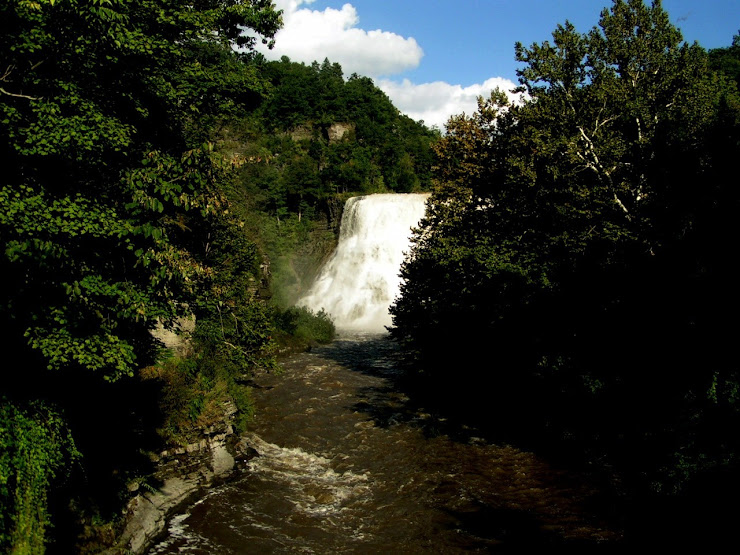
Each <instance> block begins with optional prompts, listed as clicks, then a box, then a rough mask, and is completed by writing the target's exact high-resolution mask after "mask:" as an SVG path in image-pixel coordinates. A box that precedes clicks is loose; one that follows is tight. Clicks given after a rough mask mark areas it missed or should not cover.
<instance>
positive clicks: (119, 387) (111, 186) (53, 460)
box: [0, 0, 281, 552]
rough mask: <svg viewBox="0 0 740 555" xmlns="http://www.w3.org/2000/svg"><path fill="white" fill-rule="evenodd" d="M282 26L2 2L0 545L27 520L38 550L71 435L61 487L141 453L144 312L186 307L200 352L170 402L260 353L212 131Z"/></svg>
mask: <svg viewBox="0 0 740 555" xmlns="http://www.w3.org/2000/svg"><path fill="white" fill-rule="evenodd" d="M280 25H281V17H280V12H278V11H276V10H275V8H274V6H273V4H272V2H270V1H268V0H196V1H183V0H143V1H140V2H139V1H137V2H130V1H127V0H36V1H30V0H14V1H11V2H3V3H1V4H0V159H2V161H3V176H2V182H0V238H1V239H2V244H3V251H2V254H1V255H0V273H2V275H3V278H4V284H5V287H4V289H3V293H2V302H0V344H1V345H2V348H3V352H4V353H5V356H6V358H7V359H8V360H9V361H12V362H8V363H7V364H5V365H4V368H3V388H2V391H1V392H0V407H1V408H2V410H1V411H0V436H2V437H0V440H1V441H0V443H2V445H3V453H2V460H3V464H2V475H1V476H0V486H1V487H0V506H2V508H3V511H2V515H0V550H5V549H8V550H14V549H18V550H23V549H25V548H24V547H23V545H25V544H23V543H22V541H26V540H23V539H22V536H24V533H23V530H28V529H35V530H37V533H35V535H34V536H33V537H32V538H30V539H28V541H29V542H32V543H33V547H32V548H29V549H32V550H33V551H34V552H36V551H41V550H42V549H43V545H44V544H43V542H44V538H43V529H44V526H45V525H46V524H47V523H48V517H47V508H46V506H45V504H46V501H47V495H46V492H47V489H48V487H49V483H50V481H51V480H52V478H53V477H54V475H55V474H57V478H58V479H59V480H61V479H62V478H63V475H66V474H68V471H72V470H73V469H72V468H71V467H66V468H65V467H64V465H63V464H62V461H64V460H79V454H80V453H81V454H82V460H83V461H84V462H83V464H84V465H85V469H86V471H85V480H83V481H81V482H79V483H77V486H78V490H77V491H76V492H75V495H79V496H80V497H82V496H84V495H86V493H85V491H83V490H87V492H88V493H89V492H92V493H91V495H98V497H99V498H101V499H102V498H104V497H105V496H106V495H107V496H108V498H107V500H106V501H107V502H108V503H111V502H113V501H114V500H115V499H116V497H115V493H111V492H110V491H109V490H108V489H107V486H108V485H109V483H110V482H111V481H115V480H121V481H124V480H125V479H126V472H124V471H127V469H126V468H124V467H125V466H126V465H127V464H128V462H129V460H130V459H131V458H132V457H136V456H140V455H137V453H139V452H140V449H141V448H142V442H143V441H144V440H143V439H142V437H141V436H140V434H139V432H137V431H136V429H137V427H139V426H141V421H142V420H143V419H144V417H145V412H146V410H148V411H151V410H152V407H151V405H156V400H153V395H152V389H153V388H152V387H151V386H149V387H147V386H143V385H142V384H141V383H140V381H139V380H138V379H137V380H130V379H122V378H124V377H126V378H128V377H131V376H133V375H134V374H135V371H137V370H140V369H142V368H144V367H147V366H148V365H151V364H152V363H154V362H155V361H158V362H161V360H160V359H161V356H160V350H161V343H160V342H159V341H158V340H157V339H155V337H154V336H153V335H152V334H151V331H152V330H153V329H155V328H156V327H157V326H159V325H163V326H164V327H165V328H168V329H175V322H176V320H177V319H178V318H179V317H183V316H186V315H190V314H193V313H195V314H197V316H198V320H199V322H200V326H199V328H197V330H198V332H197V338H196V341H197V344H198V345H199V347H198V348H199V349H201V350H202V351H207V352H208V355H209V356H208V357H205V356H201V357H200V359H198V358H197V357H196V360H197V361H200V363H201V366H200V367H198V364H197V363H196V364H191V365H190V367H189V371H188V372H185V371H183V369H182V368H179V369H176V372H175V374H177V376H178V380H179V381H178V380H174V379H171V380H170V381H171V382H172V383H174V382H177V383H181V382H188V383H189V384H190V385H191V386H192V387H191V388H190V392H189V393H188V395H189V397H188V396H183V395H181V396H180V397H178V402H181V403H182V404H183V407H178V409H184V410H185V412H186V413H187V414H188V415H189V416H190V417H191V419H195V418H197V417H198V416H199V415H201V414H202V413H204V412H207V410H208V408H209V407H208V403H209V399H210V398H212V397H213V396H214V390H219V388H220V390H226V389H228V391H229V393H231V394H232V397H233V399H234V401H235V404H236V405H237V407H238V408H239V409H240V410H242V409H245V407H246V404H245V402H243V401H244V393H243V391H241V390H239V391H237V389H238V388H237V387H236V383H235V378H234V376H235V375H238V374H239V373H240V372H244V371H245V370H246V369H247V368H248V367H250V366H251V365H254V364H257V363H260V362H264V361H265V355H266V354H268V353H269V349H270V346H271V340H270V332H269V329H268V328H269V321H268V318H267V315H266V309H265V308H264V306H263V305H262V303H259V302H257V301H256V300H255V299H254V295H252V294H250V291H252V292H253V290H254V288H255V287H254V282H255V281H257V280H258V279H259V275H260V268H259V266H260V263H261V256H260V253H259V252H258V251H257V249H256V247H255V245H254V243H253V242H250V241H249V239H248V238H247V237H245V235H244V233H243V230H242V229H241V228H242V227H243V225H244V223H243V221H240V220H239V218H238V216H239V215H238V214H234V213H233V212H232V211H230V198H229V194H230V191H229V187H228V185H229V183H230V182H232V181H233V179H234V168H233V165H232V164H231V162H230V161H229V160H226V159H225V158H224V156H223V154H222V153H221V152H218V149H217V148H216V147H215V146H214V139H215V131H216V127H217V124H219V123H221V122H222V121H224V120H225V119H227V118H231V117H234V115H236V114H243V113H244V112H245V111H246V110H248V109H253V108H254V107H255V106H256V105H257V104H258V102H259V100H260V99H261V97H262V95H263V94H264V93H265V91H266V88H267V87H268V86H269V85H268V83H267V82H266V81H265V80H264V78H263V77H262V76H261V75H260V72H259V70H258V69H257V68H256V66H255V65H254V64H252V63H251V59H252V58H253V52H252V46H253V45H254V43H255V41H256V40H264V41H265V42H269V41H271V40H272V37H273V36H274V34H275V32H276V31H277V29H278V28H279V26H280ZM245 30H249V31H250V35H249V36H248V35H246V34H245ZM237 48H240V50H239V51H237ZM232 250H233V251H235V252H230V251H232ZM214 319H215V320H220V319H225V320H226V322H227V323H226V324H221V325H219V326H218V327H216V326H214V325H213V321H214ZM216 343H218V345H220V347H221V349H218V348H217V347H216V346H215V344H216ZM214 351H217V354H215V355H214V354H213V352H214ZM211 355H213V356H211ZM206 358H207V359H208V362H209V364H211V366H207V365H206V364H205V363H203V362H202V361H203V360H205V359H206ZM217 359H218V360H219V361H220V362H221V363H222V364H221V365H216V363H215V362H214V361H216V360H217ZM267 362H268V363H269V360H268V361H267ZM150 373H152V372H150ZM162 375H164V377H162ZM162 375H160V382H164V381H167V379H169V378H171V376H168V375H166V372H165V371H164V370H163V374H162ZM193 384H194V385H193ZM170 385H171V384H170ZM170 391H172V388H171V389H170ZM193 391H194V392H195V393H193ZM209 396H210V397H209ZM144 406H146V407H147V409H146V410H143V409H142V407H144ZM242 412H243V411H242ZM21 425H22V426H21ZM149 426H150V428H147V430H148V432H147V433H153V432H154V427H155V426H154V424H153V423H149ZM67 427H69V428H67ZM15 428H18V429H17V430H15ZM69 429H71V430H72V437H73V438H74V442H73V441H72V438H71V437H70V436H69V432H68V430H69ZM13 430H15V431H13ZM11 431H12V433H11ZM137 434H139V435H137ZM147 437H148V436H147ZM29 438H31V439H29ZM33 438H36V439H33ZM37 440H38V441H37ZM34 442H37V443H38V445H32V443H34ZM133 445H135V447H133ZM76 446H77V447H79V450H80V451H79V452H78V451H77V447H76ZM137 449H138V450H137ZM114 468H115V471H114V470H113V469H114ZM8 469H9V470H8ZM24 476H31V477H32V482H28V481H27V480H26V479H25V478H24ZM116 476H117V477H116ZM117 487H118V486H117ZM29 492H30V493H29ZM115 510H117V509H115ZM19 538H20V539H19ZM19 541H21V543H17V542H19Z"/></svg>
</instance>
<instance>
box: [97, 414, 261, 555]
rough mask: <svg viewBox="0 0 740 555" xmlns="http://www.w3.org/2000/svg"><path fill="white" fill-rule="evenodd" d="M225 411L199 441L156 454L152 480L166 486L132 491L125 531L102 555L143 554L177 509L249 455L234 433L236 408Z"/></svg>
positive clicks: (235, 467) (231, 471)
mask: <svg viewBox="0 0 740 555" xmlns="http://www.w3.org/2000/svg"><path fill="white" fill-rule="evenodd" d="M224 408H225V410H224V419H223V421H222V422H219V423H218V424H216V425H214V426H211V427H209V428H208V429H205V430H203V432H202V434H201V439H200V440H199V441H198V442H195V443H191V444H188V445H186V446H182V447H178V448H175V449H168V450H166V451H162V452H161V453H159V454H156V455H152V458H153V459H154V460H155V461H156V463H157V470H156V472H155V473H154V475H153V478H154V479H155V480H156V481H158V482H159V483H161V484H162V485H161V486H160V487H158V488H156V489H153V488H147V490H146V491H143V490H144V488H143V487H141V486H140V485H139V484H135V485H133V486H131V487H130V489H131V490H133V491H132V494H134V496H133V497H132V498H131V500H130V501H129V502H128V504H127V505H126V507H125V509H124V514H123V525H122V528H121V532H120V534H119V536H118V539H117V540H116V542H115V545H113V546H112V547H109V548H108V549H106V550H105V551H103V553H105V554H106V555H123V554H132V553H133V554H138V553H143V552H145V550H146V549H147V548H149V547H150V546H151V544H152V543H153V542H154V541H155V540H156V539H157V538H158V537H159V536H160V535H162V534H163V533H164V532H165V531H166V528H167V524H168V522H169V517H170V516H171V515H172V513H173V512H174V511H176V510H177V509H178V508H180V507H182V506H183V505H185V504H186V503H188V502H189V501H191V500H192V499H193V498H194V497H196V496H197V494H199V493H200V492H202V490H203V489H204V488H207V487H210V486H213V485H214V484H215V483H218V482H220V481H222V480H225V479H227V478H229V477H230V476H231V475H232V474H234V472H236V471H237V469H238V463H239V462H243V461H244V460H246V459H248V458H249V457H250V456H251V450H250V448H249V447H247V445H246V444H245V443H244V442H243V441H241V440H240V439H239V438H238V436H236V435H235V434H234V429H233V426H232V424H231V421H232V418H233V416H234V414H235V412H236V408H235V407H234V406H233V405H228V404H227V405H226V406H225V407H224Z"/></svg>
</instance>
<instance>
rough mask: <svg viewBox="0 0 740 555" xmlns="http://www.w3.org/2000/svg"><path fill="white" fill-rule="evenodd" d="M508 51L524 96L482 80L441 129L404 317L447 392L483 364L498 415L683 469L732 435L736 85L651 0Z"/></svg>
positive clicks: (407, 269)
mask: <svg viewBox="0 0 740 555" xmlns="http://www.w3.org/2000/svg"><path fill="white" fill-rule="evenodd" d="M515 52H516V58H517V60H518V61H520V62H522V63H524V64H525V65H524V67H523V68H522V69H521V70H519V72H518V73H519V82H520V88H519V90H520V92H521V93H523V96H522V97H521V100H520V101H519V102H515V103H513V104H512V103H509V102H507V100H506V97H505V96H504V95H503V94H502V93H498V92H496V93H494V94H493V95H492V96H491V98H490V99H481V100H480V101H479V109H478V111H477V112H476V113H475V114H474V115H472V116H470V117H467V116H459V117H454V118H452V119H451V120H450V121H449V123H448V125H447V134H446V136H444V137H443V138H442V140H441V141H440V142H439V143H438V144H437V145H436V148H435V152H436V167H435V171H434V175H435V190H434V194H433V196H432V199H431V202H430V204H429V211H428V215H427V217H426V219H425V220H424V221H423V222H422V225H421V228H420V230H419V231H418V232H417V233H416V235H415V240H414V248H413V250H412V252H411V254H410V256H409V258H408V259H407V261H406V263H405V264H404V266H403V269H402V275H403V278H404V284H403V286H402V296H401V298H400V299H398V301H397V302H396V304H395V305H394V307H393V308H392V313H393V317H394V326H395V327H394V329H393V330H392V333H393V336H394V337H395V338H396V339H397V340H398V341H400V342H401V344H402V345H404V346H405V347H406V348H407V349H408V352H409V353H410V356H411V357H413V361H414V363H415V364H416V365H418V367H419V368H421V371H422V373H421V374H420V377H419V379H420V380H422V381H427V382H430V383H434V384H437V385H436V386H434V387H437V388H439V387H444V390H445V391H446V392H447V394H448V397H449V398H450V399H449V402H452V403H454V396H455V395H452V394H451V391H453V390H455V387H456V386H455V385H454V384H450V383H449V381H450V378H447V377H446V376H448V373H449V372H451V371H452V369H453V368H454V369H455V372H454V374H452V376H453V377H452V378H451V379H452V380H454V381H455V382H458V381H459V382H460V386H459V387H460V389H462V388H463V387H464V388H465V389H466V390H467V391H468V392H469V391H470V389H469V388H470V386H471V384H476V383H478V382H484V381H485V382H487V383H489V384H490V385H489V386H488V387H485V388H479V389H478V390H477V391H479V392H480V394H479V395H478V398H479V401H480V404H482V405H484V406H485V407H486V411H488V417H489V418H490V419H491V420H492V421H493V420H495V415H502V416H503V415H507V416H511V415H516V416H515V417H514V419H515V420H516V419H519V422H520V423H521V425H522V426H523V427H524V428H528V429H529V431H530V433H532V432H533V430H540V431H541V430H543V429H550V430H557V431H558V433H560V434H562V435H561V436H560V437H561V439H562V438H563V437H569V438H578V439H580V440H583V441H586V442H595V444H596V447H594V449H595V452H600V451H599V449H601V450H603V451H605V452H608V457H610V459H609V460H611V461H612V462H615V461H619V462H620V463H623V466H622V468H631V469H632V471H634V472H636V475H637V476H639V480H638V481H640V480H642V481H643V482H644V483H646V484H652V486H653V487H654V489H660V488H663V489H664V490H666V489H671V488H680V487H681V486H682V485H683V484H685V479H686V478H687V476H693V475H694V474H695V473H697V472H700V471H702V470H705V469H707V468H709V467H713V465H714V466H716V465H723V464H726V463H727V461H728V460H731V461H735V457H736V453H737V445H735V444H734V443H732V442H728V439H729V438H728V437H726V436H721V434H719V435H718V431H717V430H716V429H713V423H714V422H715V420H714V419H715V418H716V417H718V415H719V414H722V415H723V416H724V417H726V418H727V419H728V421H736V420H737V416H738V414H737V412H736V408H737V407H736V405H735V403H736V391H737V387H738V385H737V384H738V377H739V376H738V367H737V364H736V361H735V357H734V356H733V354H732V343H733V342H732V340H731V337H732V336H733V335H734V334H735V333H736V332H737V328H736V327H735V326H733V325H731V324H730V325H729V327H728V326H727V324H728V323H730V322H732V321H733V317H732V314H734V312H735V311H736V310H737V309H738V308H739V307H738V301H739V300H740V299H739V298H738V295H737V288H736V287H735V286H734V285H733V284H732V283H731V280H730V276H731V272H730V271H729V266H728V264H729V260H730V258H731V256H729V253H730V252H732V250H731V249H732V248H733V247H732V245H734V244H735V243H736V241H737V230H736V229H735V227H734V226H733V225H732V223H731V222H732V221H733V219H734V214H735V212H736V211H737V208H738V200H740V198H739V197H738V192H737V188H736V187H734V186H733V184H732V183H730V182H729V181H728V180H727V178H726V176H727V175H732V173H733V172H732V165H733V160H734V159H735V158H736V156H737V154H738V148H739V147H740V143H739V141H738V139H739V138H740V135H738V131H740V128H738V121H740V120H738V114H739V112H738V103H737V102H738V92H737V88H736V87H735V84H734V83H732V82H731V80H730V79H728V78H727V77H726V76H725V75H723V74H721V73H717V72H715V71H713V70H712V69H711V68H710V64H709V58H708V55H707V53H706V52H705V51H704V50H703V49H702V48H701V47H700V46H699V45H697V44H687V43H685V42H684V41H683V39H682V36H681V33H680V31H679V30H678V29H677V28H676V27H674V26H673V25H672V24H671V23H670V21H669V18H668V14H667V13H666V12H665V11H664V10H663V8H662V6H661V3H660V2H659V1H656V2H653V4H652V5H651V6H647V5H645V4H644V3H643V2H642V0H617V1H615V2H614V3H613V5H612V7H611V8H610V9H605V10H604V11H603V12H602V14H601V18H600V21H599V26H598V27H595V28H594V29H592V30H591V31H589V32H588V33H579V32H577V31H576V29H575V28H574V26H573V25H572V24H570V23H568V22H566V23H564V24H562V25H559V26H558V27H557V28H556V29H555V31H554V32H553V34H552V39H551V40H548V41H544V42H542V43H535V44H532V45H530V46H528V47H526V46H524V45H522V44H517V45H516V49H515ZM481 359H482V360H484V361H485V362H483V363H481V362H480V360H481ZM441 383H444V386H442V385H440V384H441ZM463 384H464V386H463ZM457 394H460V395H462V391H460V390H458V391H457ZM465 404H466V405H468V406H471V405H473V406H474V405H475V404H476V403H471V401H470V399H469V398H468V399H466V401H465ZM627 407H629V409H628V410H625V409H626V408H627ZM509 421H510V420H509ZM720 436H721V437H720ZM731 445H732V446H731ZM637 452H640V453H641V457H642V458H641V459H640V460H639V461H638V457H637V455H636V453H637ZM733 464H734V463H733Z"/></svg>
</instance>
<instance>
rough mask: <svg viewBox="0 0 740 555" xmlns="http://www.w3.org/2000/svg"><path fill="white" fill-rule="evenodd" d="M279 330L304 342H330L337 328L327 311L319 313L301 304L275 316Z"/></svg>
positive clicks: (309, 343)
mask: <svg viewBox="0 0 740 555" xmlns="http://www.w3.org/2000/svg"><path fill="white" fill-rule="evenodd" d="M275 325H276V327H277V331H278V332H279V333H282V334H286V335H289V336H291V337H293V338H295V339H297V340H298V341H300V342H301V343H302V344H305V345H311V344H314V343H330V342H331V341H332V340H333V339H334V334H335V333H336V328H335V327H334V322H332V320H331V318H330V317H329V315H328V314H326V312H324V311H323V310H320V311H319V312H318V313H315V312H313V311H311V310H310V309H308V308H306V307H303V306H300V307H291V308H288V309H287V310H284V311H282V312H278V313H277V314H276V316H275Z"/></svg>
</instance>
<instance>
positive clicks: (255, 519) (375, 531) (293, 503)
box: [151, 334, 622, 553]
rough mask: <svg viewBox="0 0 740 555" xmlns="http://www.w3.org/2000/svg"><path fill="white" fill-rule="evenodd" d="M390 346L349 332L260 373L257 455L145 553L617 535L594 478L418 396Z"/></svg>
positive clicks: (584, 539)
mask: <svg viewBox="0 0 740 555" xmlns="http://www.w3.org/2000/svg"><path fill="white" fill-rule="evenodd" d="M396 354H397V353H396V348H395V344H394V343H393V342H391V341H390V340H388V339H387V338H385V337H384V336H380V335H361V334H355V335H352V336H346V337H342V338H340V339H338V340H337V341H335V342H334V343H332V344H331V345H328V346H325V347H321V348H317V349H314V350H313V351H312V352H309V353H302V354H298V355H295V356H292V357H291V358H289V359H288V360H286V361H284V363H283V366H284V368H285V370H284V372H283V373H282V374H279V375H270V374H264V375H258V376H257V377H256V378H255V388H254V397H255V402H256V405H257V410H258V413H257V417H256V419H255V421H254V422H253V424H252V426H251V428H250V431H249V432H248V433H247V434H246V436H245V439H246V441H247V443H248V444H249V445H250V446H251V447H252V448H253V449H254V450H255V451H256V453H257V455H256V456H254V457H253V458H251V459H250V460H246V461H238V462H237V464H238V465H239V467H240V470H241V472H240V473H239V475H238V477H237V478H236V479H234V480H232V481H230V482H229V483H227V484H225V485H222V486H220V487H217V488H215V489H213V490H212V491H210V492H209V493H208V494H207V495H206V496H205V497H204V498H202V499H200V500H199V501H197V502H196V503H194V504H193V505H192V506H190V507H188V508H187V510H186V511H184V512H183V513H181V514H180V515H177V516H176V517H175V518H174V519H172V521H171V523H170V525H169V535H168V537H167V538H166V539H164V540H163V541H162V542H161V543H160V544H159V545H157V546H155V547H154V548H153V549H152V550H151V553H180V552H188V553H427V552H433V553H458V552H491V551H495V552H499V551H506V552H509V551H519V550H520V549H521V548H524V547H535V548H549V547H552V546H566V547H568V548H569V549H570V550H572V549H580V548H583V549H584V550H586V551H591V550H592V549H593V548H594V547H596V546H599V547H610V546H618V545H619V544H620V542H621V537H622V534H621V532H620V530H619V529H618V528H617V527H615V526H611V525H610V524H609V523H607V522H605V521H603V520H602V519H600V518H599V517H598V516H597V515H596V514H594V511H595V510H594V506H597V505H598V503H597V502H596V501H595V500H596V499H597V498H598V495H599V492H598V490H597V489H596V488H595V487H593V486H591V485H589V483H590V481H589V479H588V477H585V476H582V475H578V474H574V473H569V472H566V471H564V470H559V469H556V468H553V467H552V466H550V465H549V464H548V463H547V462H545V461H544V460H542V459H540V458H538V457H537V456H535V455H534V454H533V453H529V452H526V451H522V450H519V449H517V448H515V447H512V446H507V445H494V444H489V443H488V442H486V441H485V440H484V439H482V438H480V437H476V431H475V430H474V429H471V428H466V427H465V426H461V425H453V424H452V423H450V422H448V421H446V420H445V419H443V418H440V417H438V416H435V415H434V414H430V413H428V412H426V411H425V409H424V408H422V407H419V406H416V405H415V404H414V403H412V402H411V400H410V399H409V398H408V397H407V396H406V395H405V394H404V393H403V392H402V391H401V390H400V389H399V388H398V387H397V383H396V382H397V379H398V377H399V373H398V371H397V370H396V364H395V359H396Z"/></svg>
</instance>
